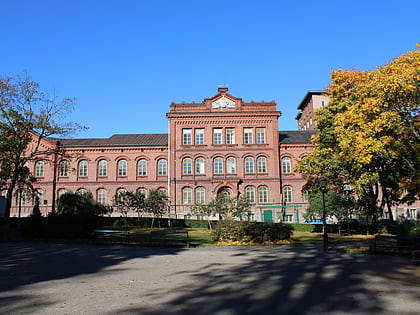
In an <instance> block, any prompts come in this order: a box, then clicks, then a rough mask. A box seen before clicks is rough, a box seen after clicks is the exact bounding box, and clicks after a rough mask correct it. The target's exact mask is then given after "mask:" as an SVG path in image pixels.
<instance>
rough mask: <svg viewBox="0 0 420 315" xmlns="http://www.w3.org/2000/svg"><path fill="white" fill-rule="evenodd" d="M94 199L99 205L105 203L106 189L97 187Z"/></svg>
mask: <svg viewBox="0 0 420 315" xmlns="http://www.w3.org/2000/svg"><path fill="white" fill-rule="evenodd" d="M96 201H97V202H98V203H99V204H101V205H104V204H106V190H105V189H103V188H101V189H98V191H97V192H96Z"/></svg>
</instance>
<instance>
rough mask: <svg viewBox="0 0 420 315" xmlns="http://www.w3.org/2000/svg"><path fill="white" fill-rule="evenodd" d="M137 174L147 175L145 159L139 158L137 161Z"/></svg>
mask: <svg viewBox="0 0 420 315" xmlns="http://www.w3.org/2000/svg"><path fill="white" fill-rule="evenodd" d="M137 175H138V176H146V175H147V161H146V160H140V161H138V163H137Z"/></svg>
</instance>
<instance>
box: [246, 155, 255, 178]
mask: <svg viewBox="0 0 420 315" xmlns="http://www.w3.org/2000/svg"><path fill="white" fill-rule="evenodd" d="M245 173H247V174H252V173H254V158H252V157H247V158H245Z"/></svg>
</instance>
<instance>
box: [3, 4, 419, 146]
mask: <svg viewBox="0 0 420 315" xmlns="http://www.w3.org/2000/svg"><path fill="white" fill-rule="evenodd" d="M0 4H1V11H2V16H1V19H0V25H1V29H2V36H1V43H2V45H1V46H2V48H1V53H0V56H1V58H0V75H1V76H13V75H17V74H20V73H21V72H22V71H23V70H27V71H28V73H29V74H30V75H31V76H32V77H33V79H34V80H35V81H36V82H38V83H40V84H41V86H42V88H43V89H44V90H46V91H48V92H51V91H53V90H54V91H55V93H56V94H58V95H59V96H61V97H76V98H77V99H78V100H77V105H76V108H75V111H74V112H73V113H72V114H71V115H70V116H69V120H71V121H76V122H79V123H81V124H83V125H85V126H87V127H89V129H88V130H87V131H83V132H80V133H78V134H77V135H75V137H78V138H96V137H98V138H102V137H109V136H111V135H113V134H127V133H166V132H167V119H166V116H165V114H166V113H167V112H168V111H169V106H170V103H171V102H183V101H185V102H192V101H195V102H201V101H202V100H203V99H204V98H206V97H211V96H213V95H215V94H216V93H217V88H218V86H219V85H221V84H228V85H229V92H230V93H231V94H232V95H234V96H236V97H242V98H243V100H244V101H251V100H254V101H262V100H265V101H271V100H275V101H276V102H277V107H278V110H280V111H281V112H282V117H281V118H280V119H279V129H280V130H295V129H296V121H295V117H296V114H297V113H298V112H297V109H296V108H297V106H298V105H299V103H300V101H301V100H302V98H303V97H304V95H305V94H306V92H307V91H308V90H322V89H324V88H325V87H326V86H327V85H328V84H329V82H330V73H331V71H332V70H335V69H357V70H372V69H375V67H376V66H381V65H384V64H386V63H387V62H390V61H391V60H392V59H393V58H395V57H397V56H398V55H401V54H402V53H405V52H407V51H410V50H414V49H416V46H415V45H416V43H418V42H420V23H419V13H420V1H418V0H399V1H390V0H383V1H376V0H370V1H366V0H364V1H359V0H355V1H338V0H337V1H322V0H320V1H299V0H293V1H281V0H278V1H274V0H273V1H268V0H259V1H246V0H242V1H236V0H231V1H229V0H225V1H219V0H212V1H207V0H195V1H193V0H185V1H183V0H149V1H143V0H137V1H135V0H116V1H113V0H69V1H68V0H37V1H35V0H14V1H8V0H0Z"/></svg>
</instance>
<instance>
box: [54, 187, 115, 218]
mask: <svg viewBox="0 0 420 315" xmlns="http://www.w3.org/2000/svg"><path fill="white" fill-rule="evenodd" d="M109 212H110V209H109V208H108V207H106V206H104V205H101V204H99V203H97V202H96V201H95V200H94V199H93V196H92V194H91V193H86V194H83V195H81V194H77V193H65V194H63V195H61V196H60V198H59V199H58V209H57V215H59V216H85V217H89V216H101V215H105V214H108V213H109Z"/></svg>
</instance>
